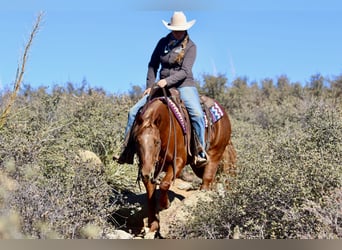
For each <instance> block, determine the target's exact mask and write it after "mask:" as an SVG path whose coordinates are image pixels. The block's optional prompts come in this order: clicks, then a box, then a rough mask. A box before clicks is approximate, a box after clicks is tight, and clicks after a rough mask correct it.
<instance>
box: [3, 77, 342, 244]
mask: <svg viewBox="0 0 342 250" xmlns="http://www.w3.org/2000/svg"><path fill="white" fill-rule="evenodd" d="M198 88H199V91H200V92H201V93H203V94H206V95H208V96H211V97H213V98H216V99H217V100H218V101H219V102H220V103H221V104H223V105H224V107H225V108H226V109H227V111H228V113H229V116H230V118H231V122H232V128H233V135H232V136H233V138H232V140H233V143H234V146H235V149H236V151H237V155H238V162H237V167H238V173H237V175H236V177H232V176H224V175H223V174H219V176H218V179H217V182H218V183H226V182H228V181H229V183H230V186H229V189H227V190H222V189H220V192H217V190H213V192H212V193H210V195H209V196H210V197H211V199H212V200H213V201H214V202H212V203H210V208H208V205H207V204H206V205H205V203H201V202H200V203H197V205H196V206H195V207H191V211H190V212H191V214H192V215H193V216H191V217H189V219H188V220H187V221H186V222H183V221H178V222H176V223H173V225H172V228H170V229H168V233H167V235H168V238H175V239H190V238H196V239H197V238H206V239H222V238H233V237H234V232H235V235H236V232H237V231H238V235H239V238H248V239H252V238H257V239H263V238H277V239H279V238H325V239H326V238H329V239H330V238H342V212H341V211H342V187H341V186H342V98H341V96H342V76H339V77H335V78H334V79H326V78H324V77H322V76H320V75H314V76H313V77H312V79H311V81H310V82H309V83H306V84H305V85H303V84H300V83H291V82H290V81H289V80H288V78H287V77H286V76H282V77H279V78H278V79H277V80H276V81H274V80H272V79H264V80H263V81H262V82H260V83H256V82H248V80H247V78H237V79H235V80H233V81H232V82H229V83H228V81H227V79H226V78H225V77H224V76H223V75H220V76H210V75H204V76H203V81H202V82H201V83H199V87H198ZM137 90H139V88H136V86H135V87H134V88H133V89H132V91H130V92H129V94H127V95H115V94H108V93H105V92H104V91H103V90H101V89H97V88H91V87H89V86H87V84H84V85H82V86H75V85H74V84H72V83H68V84H66V85H65V86H53V87H52V88H50V89H47V88H45V87H40V88H37V89H33V88H32V87H31V86H30V85H24V86H22V87H21V90H20V92H18V95H17V97H16V99H15V102H14V103H13V106H12V107H11V111H10V113H9V114H8V116H7V117H6V121H5V123H4V125H3V127H1V128H0V191H1V192H0V216H1V217H0V222H1V223H0V237H1V238H39V239H44V238H67V239H69V238H72V239H74V238H106V237H108V235H110V234H111V233H112V232H113V230H115V229H120V228H122V227H123V225H124V224H125V223H127V220H128V219H129V217H130V216H129V215H127V216H124V217H123V218H122V220H118V219H117V217H116V216H115V214H117V211H119V210H120V209H123V208H129V209H131V210H130V211H132V213H135V212H136V211H139V209H140V208H139V204H130V203H127V201H126V198H125V194H127V193H128V192H129V193H132V194H140V193H141V191H140V189H139V185H138V184H137V183H136V177H137V166H136V165H135V166H130V165H124V166H119V165H117V164H116V163H114V162H113V161H112V156H113V155H114V154H117V153H118V152H119V151H120V147H121V144H122V140H123V130H124V127H125V124H126V120H127V111H128V109H129V107H131V106H132V105H133V104H134V102H135V101H136V99H137V98H138V94H139V91H137ZM10 94H11V91H2V92H1V93H0V97H1V99H0V114H2V112H4V110H5V108H6V105H7V103H8V101H9V99H10ZM89 154H90V155H95V156H96V157H98V159H97V158H96V157H95V159H97V160H96V161H95V162H94V161H93V160H89ZM90 157H92V156H90ZM141 187H142V188H143V186H141Z"/></svg>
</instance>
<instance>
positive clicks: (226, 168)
mask: <svg viewBox="0 0 342 250" xmlns="http://www.w3.org/2000/svg"><path fill="white" fill-rule="evenodd" d="M236 160H237V154H236V150H235V148H234V145H233V142H232V140H231V139H229V142H228V145H227V146H226V148H225V151H224V153H223V157H222V161H221V163H222V167H223V169H222V170H223V172H224V173H226V174H229V175H235V174H236Z"/></svg>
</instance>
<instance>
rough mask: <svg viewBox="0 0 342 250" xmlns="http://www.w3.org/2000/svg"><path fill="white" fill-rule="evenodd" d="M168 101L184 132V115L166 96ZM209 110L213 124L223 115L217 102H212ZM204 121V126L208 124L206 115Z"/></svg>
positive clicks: (162, 98) (163, 98)
mask: <svg viewBox="0 0 342 250" xmlns="http://www.w3.org/2000/svg"><path fill="white" fill-rule="evenodd" d="M160 99H161V100H162V101H164V102H165V97H160ZM168 103H169V105H170V108H171V110H172V112H173V114H174V115H175V117H176V119H177V121H178V122H179V124H180V126H181V127H182V130H183V133H184V134H186V132H187V131H186V123H185V120H184V117H183V116H182V113H181V112H180V111H179V109H178V106H177V105H176V104H175V103H174V102H173V101H172V99H171V98H168ZM209 111H210V114H211V122H212V123H213V124H214V123H215V122H217V121H218V120H220V119H221V118H222V117H223V111H222V108H221V107H220V106H219V105H218V104H217V102H214V105H212V106H211V107H209ZM204 121H205V127H208V126H209V121H208V117H207V116H206V115H204Z"/></svg>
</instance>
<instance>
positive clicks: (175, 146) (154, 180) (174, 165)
mask: <svg viewBox="0 0 342 250" xmlns="http://www.w3.org/2000/svg"><path fill="white" fill-rule="evenodd" d="M162 90H163V95H164V98H165V101H166V105H167V109H168V111H169V117H170V119H169V121H170V125H169V126H170V131H169V135H168V139H167V146H166V150H165V154H164V158H163V163H162V165H161V166H158V167H159V171H158V174H157V175H156V177H154V178H153V179H152V182H156V179H158V176H159V175H160V173H161V172H162V171H163V168H164V166H165V162H166V157H167V152H168V151H169V146H170V140H171V129H172V128H173V134H174V152H173V153H174V157H173V165H172V169H173V178H172V180H175V179H176V159H177V135H176V126H175V120H174V117H173V114H172V110H171V107H170V104H169V100H168V97H167V93H166V90H165V88H162ZM148 100H150V97H149V99H148ZM158 165H159V164H158Z"/></svg>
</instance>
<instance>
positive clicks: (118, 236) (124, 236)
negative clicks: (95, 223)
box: [106, 230, 133, 240]
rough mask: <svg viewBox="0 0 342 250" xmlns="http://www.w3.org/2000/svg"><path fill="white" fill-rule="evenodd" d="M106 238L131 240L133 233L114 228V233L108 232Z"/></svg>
mask: <svg viewBox="0 0 342 250" xmlns="http://www.w3.org/2000/svg"><path fill="white" fill-rule="evenodd" d="M106 238H107V239H112V240H131V239H133V235H131V234H129V233H127V232H125V231H123V230H114V231H113V232H112V233H108V234H107V235H106Z"/></svg>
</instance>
